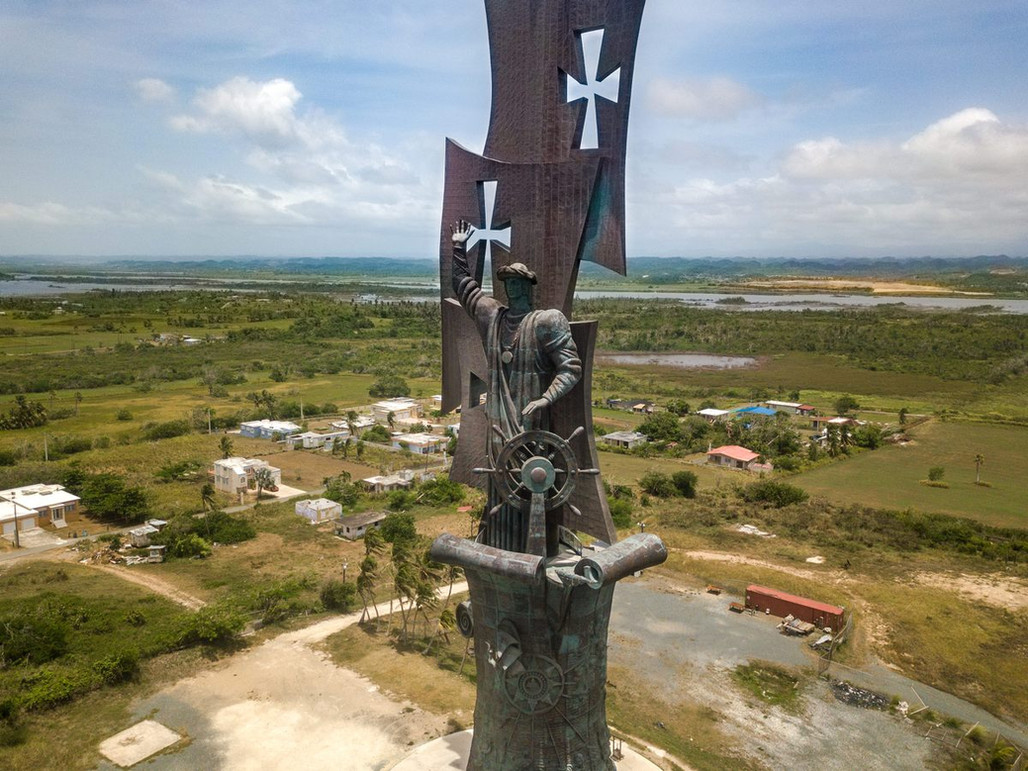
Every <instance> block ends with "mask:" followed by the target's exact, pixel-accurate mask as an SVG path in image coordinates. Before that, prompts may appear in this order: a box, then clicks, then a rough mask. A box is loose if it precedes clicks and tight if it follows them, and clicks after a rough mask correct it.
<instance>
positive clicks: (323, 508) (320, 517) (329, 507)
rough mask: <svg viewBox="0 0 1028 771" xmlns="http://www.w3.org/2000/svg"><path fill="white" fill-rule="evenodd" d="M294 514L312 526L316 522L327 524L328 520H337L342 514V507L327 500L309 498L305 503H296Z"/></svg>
mask: <svg viewBox="0 0 1028 771" xmlns="http://www.w3.org/2000/svg"><path fill="white" fill-rule="evenodd" d="M295 510H296V513H297V514H299V515H300V516H301V517H304V518H305V519H307V520H308V521H309V522H310V523H311V524H312V525H316V524H317V523H318V522H328V521H329V520H330V519H337V518H339V517H341V516H342V514H343V507H342V506H340V505H339V504H338V503H336V502H335V501H330V500H329V499H328V498H311V499H308V500H305V501H297V502H296V508H295Z"/></svg>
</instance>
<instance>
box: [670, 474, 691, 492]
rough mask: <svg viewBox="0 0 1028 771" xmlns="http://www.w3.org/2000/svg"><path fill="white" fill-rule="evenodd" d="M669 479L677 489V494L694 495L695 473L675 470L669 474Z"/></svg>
mask: <svg viewBox="0 0 1028 771" xmlns="http://www.w3.org/2000/svg"><path fill="white" fill-rule="evenodd" d="M671 481H672V482H673V483H674V485H675V489H677V490H678V494H679V495H681V496H684V497H686V498H695V497H696V474H694V473H693V472H691V471H676V472H675V473H674V474H672V475H671Z"/></svg>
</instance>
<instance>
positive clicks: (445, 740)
mask: <svg viewBox="0 0 1028 771" xmlns="http://www.w3.org/2000/svg"><path fill="white" fill-rule="evenodd" d="M471 736H472V731H471V729H470V728H469V729H468V730H467V731H460V732H459V733H455V734H450V735H449V736H443V737H440V738H439V739H436V740H434V741H431V742H428V743H426V744H422V745H421V746H420V747H418V748H417V749H416V750H414V752H412V753H411V754H410V755H408V756H407V757H406V758H404V759H403V760H401V761H400V762H399V763H397V764H396V765H395V766H393V767H392V771H447V769H452V770H453V771H464V769H465V768H466V767H467V765H468V753H469V751H470V750H471ZM621 752H622V754H623V755H624V757H623V758H622V759H621V760H619V761H617V768H618V771H660V766H657V765H654V764H653V763H651V762H650V761H649V760H647V759H646V758H644V757H643V756H642V755H640V754H639V753H638V752H636V751H635V750H633V749H632V748H631V747H629V746H628V745H623V746H622V748H621Z"/></svg>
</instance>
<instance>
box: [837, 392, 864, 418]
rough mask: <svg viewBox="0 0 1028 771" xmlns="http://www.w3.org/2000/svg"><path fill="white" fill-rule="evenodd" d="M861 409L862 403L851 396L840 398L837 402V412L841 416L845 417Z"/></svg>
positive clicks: (846, 395)
mask: <svg viewBox="0 0 1028 771" xmlns="http://www.w3.org/2000/svg"><path fill="white" fill-rule="evenodd" d="M859 409H860V402H858V401H857V400H856V399H854V398H853V397H852V396H850V395H849V394H845V395H844V396H840V397H839V398H838V399H836V400H835V411H836V412H837V413H839V414H840V415H845V414H846V413H847V412H852V411H853V410H859Z"/></svg>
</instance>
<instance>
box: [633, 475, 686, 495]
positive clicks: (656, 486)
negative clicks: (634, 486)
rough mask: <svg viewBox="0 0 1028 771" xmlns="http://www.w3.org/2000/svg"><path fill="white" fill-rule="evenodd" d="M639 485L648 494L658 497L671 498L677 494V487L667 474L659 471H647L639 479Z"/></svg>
mask: <svg viewBox="0 0 1028 771" xmlns="http://www.w3.org/2000/svg"><path fill="white" fill-rule="evenodd" d="M639 487H640V488H642V490H643V491H644V492H647V493H649V494H650V495H656V496H657V497H658V498H672V497H674V496H676V495H678V488H677V487H675V483H674V481H673V480H672V479H671V477H670V476H669V475H667V474H664V473H661V472H660V471H647V472H646V473H645V474H643V475H642V477H641V478H640V479H639Z"/></svg>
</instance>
